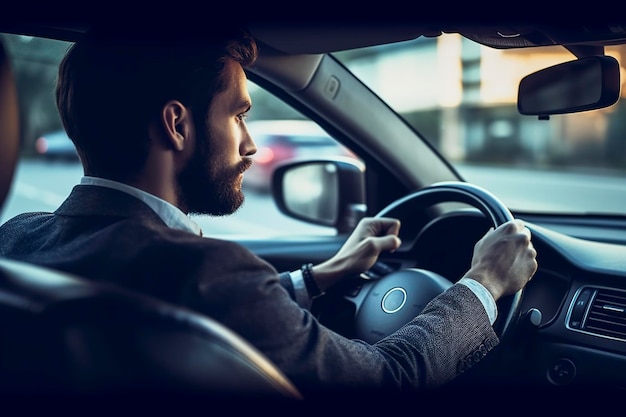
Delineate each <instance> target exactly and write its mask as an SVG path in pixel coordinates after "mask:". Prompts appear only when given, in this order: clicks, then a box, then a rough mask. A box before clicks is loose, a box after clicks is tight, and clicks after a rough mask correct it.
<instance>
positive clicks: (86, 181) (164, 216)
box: [80, 176, 202, 236]
mask: <svg viewBox="0 0 626 417" xmlns="http://www.w3.org/2000/svg"><path fill="white" fill-rule="evenodd" d="M80 183H81V185H97V186H100V187H108V188H113V189H115V190H118V191H122V192H125V193H127V194H130V195H132V196H134V197H136V198H138V199H139V200H141V201H143V202H144V203H145V204H146V205H148V207H150V208H151V209H152V210H153V211H154V212H155V213H156V214H157V215H158V216H159V217H160V218H161V220H163V222H164V223H165V224H166V225H167V226H168V227H171V228H172V229H178V230H184V231H187V232H191V233H194V234H196V235H198V236H202V229H201V228H200V226H198V225H197V224H196V223H195V222H194V221H193V220H191V218H189V216H187V215H186V214H185V213H183V212H182V211H181V210H180V209H179V208H178V207H176V206H174V205H173V204H170V203H168V202H167V201H165V200H163V199H161V198H159V197H157V196H155V195H153V194H150V193H147V192H145V191H143V190H140V189H139V188H136V187H133V186H131V185H128V184H124V183H121V182H117V181H112V180H108V179H105V178H97V177H90V176H84V177H82V178H81V180H80Z"/></svg>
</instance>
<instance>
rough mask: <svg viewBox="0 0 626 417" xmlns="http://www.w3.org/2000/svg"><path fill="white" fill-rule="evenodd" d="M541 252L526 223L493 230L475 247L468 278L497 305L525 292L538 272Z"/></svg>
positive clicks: (513, 222) (503, 226)
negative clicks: (499, 301)
mask: <svg viewBox="0 0 626 417" xmlns="http://www.w3.org/2000/svg"><path fill="white" fill-rule="evenodd" d="M536 257H537V251H536V250H535V248H534V247H533V244H532V242H531V236H530V230H529V229H528V228H527V227H526V226H525V225H524V222H523V221H522V220H518V219H515V220H511V221H509V222H507V223H504V224H502V225H500V226H499V227H497V228H495V229H493V228H491V229H490V230H489V231H488V232H487V233H486V234H485V235H484V236H483V237H482V238H481V239H480V240H479V241H478V242H477V243H476V245H475V246H474V255H473V257H472V266H471V267H470V269H469V271H467V273H466V274H465V276H466V277H469V278H473V279H474V280H476V281H478V282H480V283H481V284H482V285H483V286H485V288H487V290H489V292H490V293H491V295H493V298H494V299H495V300H496V301H497V300H498V299H499V298H500V297H502V296H505V295H510V294H514V293H515V292H517V291H518V290H520V289H522V288H523V287H524V286H525V285H526V284H527V283H528V281H530V279H531V278H532V277H533V275H534V274H535V272H536V271H537V259H536Z"/></svg>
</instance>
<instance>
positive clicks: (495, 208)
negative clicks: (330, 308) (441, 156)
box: [347, 181, 523, 343]
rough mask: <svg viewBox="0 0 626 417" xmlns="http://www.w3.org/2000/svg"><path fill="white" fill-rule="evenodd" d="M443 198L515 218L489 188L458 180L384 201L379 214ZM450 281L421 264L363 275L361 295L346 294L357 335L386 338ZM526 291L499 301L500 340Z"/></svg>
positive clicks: (499, 219) (500, 218)
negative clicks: (370, 276) (352, 307)
mask: <svg viewBox="0 0 626 417" xmlns="http://www.w3.org/2000/svg"><path fill="white" fill-rule="evenodd" d="M445 202H460V203H465V204H469V205H471V206H473V207H475V208H477V209H478V210H480V211H481V212H482V213H483V214H484V215H485V216H486V217H487V219H489V220H490V222H491V224H492V225H493V226H494V227H498V226H499V225H501V224H503V223H506V222H508V221H509V220H512V219H513V215H512V214H511V212H510V211H509V209H508V208H507V207H506V206H505V205H504V204H503V203H502V202H501V201H500V200H499V199H498V198H496V197H495V196H494V195H492V194H491V193H489V192H488V191H486V190H484V189H482V188H480V187H478V186H476V185H473V184H470V183H466V182H455V181H451V182H441V183H437V184H434V185H432V186H429V187H426V188H423V189H421V190H419V191H417V192H415V193H412V194H409V195H408V196H406V197H403V198H401V199H399V200H396V201H395V202H393V203H392V204H390V205H389V206H387V207H385V208H384V209H383V210H381V211H380V212H379V213H378V214H377V215H376V217H388V216H390V213H392V212H393V211H394V210H395V209H397V208H398V207H399V206H401V205H404V204H410V205H411V207H420V208H425V207H428V206H432V205H435V204H439V203H445ZM400 220H402V219H400ZM458 278H460V277H458ZM452 285H453V283H452V282H451V281H449V280H448V279H446V278H444V277H442V276H441V275H439V274H437V273H435V272H432V271H427V270H424V269H417V268H406V269H401V270H398V271H395V272H391V273H389V274H388V275H385V276H384V277H382V278H380V279H374V280H363V286H362V288H361V290H360V291H359V292H358V295H356V296H347V298H349V300H350V301H351V302H352V303H353V304H355V305H356V313H355V332H356V334H355V337H356V338H359V339H362V340H365V341H367V342H370V343H374V342H376V341H378V340H380V339H382V338H383V337H385V336H387V335H389V334H391V333H393V332H394V331H395V330H397V329H399V328H400V327H402V326H403V325H404V324H406V323H407V322H409V321H410V320H411V319H413V318H414V317H415V316H416V315H418V314H419V313H420V312H421V311H422V309H423V308H424V307H425V305H426V304H427V303H428V302H429V301H430V300H432V299H433V298H434V297H436V296H437V295H438V294H440V293H442V292H443V291H445V290H446V289H447V288H449V287H450V286H452ZM522 291H523V290H519V291H518V292H516V293H515V294H513V295H510V296H507V297H502V298H501V299H500V300H499V301H498V319H497V320H496V322H495V323H494V330H495V331H496V334H498V336H499V338H500V339H501V340H504V339H505V338H507V337H508V336H509V334H510V333H512V330H511V329H512V328H513V327H514V326H515V323H516V322H517V320H518V318H519V304H520V300H521V297H522Z"/></svg>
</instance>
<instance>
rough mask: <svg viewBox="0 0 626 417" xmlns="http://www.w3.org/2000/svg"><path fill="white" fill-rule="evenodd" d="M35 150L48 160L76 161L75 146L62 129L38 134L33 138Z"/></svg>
mask: <svg viewBox="0 0 626 417" xmlns="http://www.w3.org/2000/svg"><path fill="white" fill-rule="evenodd" d="M35 151H36V152H37V154H39V155H41V156H43V157H45V158H46V159H49V160H64V161H78V154H77V153H76V147H75V146H74V143H73V142H72V140H71V139H70V138H69V137H68V136H67V133H65V130H63V129H61V130H55V131H53V132H48V133H44V134H43V135H41V136H39V137H38V138H37V140H35Z"/></svg>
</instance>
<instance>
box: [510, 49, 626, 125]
mask: <svg viewBox="0 0 626 417" xmlns="http://www.w3.org/2000/svg"><path fill="white" fill-rule="evenodd" d="M619 95H620V73H619V63H618V62H617V60H616V59H615V58H613V57H611V56H590V57H585V58H580V59H575V60H573V61H569V62H564V63H562V64H558V65H554V66H552V67H548V68H545V69H543V70H541V71H537V72H535V73H532V74H529V75H527V76H526V77H524V78H523V79H522V80H521V82H520V84H519V91H518V98H517V108H518V111H519V112H520V114H523V115H531V116H539V118H545V119H547V118H548V117H549V116H550V115H551V114H564V113H576V112H582V111H587V110H595V109H601V108H604V107H608V106H610V105H612V104H615V103H616V102H617V100H618V99H619Z"/></svg>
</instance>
